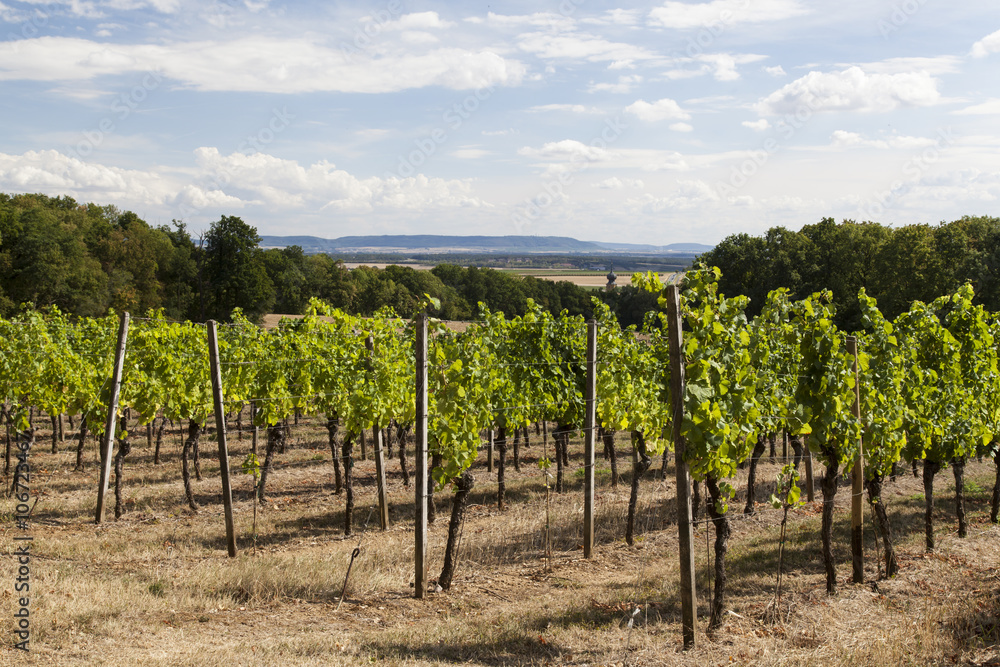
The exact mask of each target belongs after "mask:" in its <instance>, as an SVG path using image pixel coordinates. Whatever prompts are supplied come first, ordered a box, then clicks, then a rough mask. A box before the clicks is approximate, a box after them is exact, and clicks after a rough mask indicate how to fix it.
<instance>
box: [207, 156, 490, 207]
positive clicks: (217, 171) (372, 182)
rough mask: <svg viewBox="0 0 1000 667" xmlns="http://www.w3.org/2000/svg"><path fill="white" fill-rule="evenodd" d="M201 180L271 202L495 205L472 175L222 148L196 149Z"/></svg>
mask: <svg viewBox="0 0 1000 667" xmlns="http://www.w3.org/2000/svg"><path fill="white" fill-rule="evenodd" d="M195 159H196V162H197V164H198V167H199V172H200V173H201V174H202V176H201V180H203V181H206V182H212V183H218V184H225V185H223V187H224V188H225V190H226V191H227V192H232V193H236V194H237V195H244V196H243V197H242V198H243V199H250V200H253V201H255V202H260V203H262V204H264V205H266V206H268V207H270V208H290V209H293V210H294V209H300V210H302V209H308V210H314V209H316V208H319V209H328V208H333V209H337V210H342V211H353V212H367V211H372V210H375V209H378V208H404V209H411V210H413V209H422V208H442V207H443V208H450V207H456V206H461V207H485V206H489V204H487V203H486V202H484V201H483V200H481V199H479V198H477V197H475V196H474V195H473V193H472V187H471V183H470V181H467V180H446V179H441V178H427V177H426V176H424V175H417V176H414V177H410V178H396V177H392V176H390V177H386V178H379V177H371V178H364V179H362V178H358V177H356V176H354V175H352V174H350V173H348V172H346V171H344V170H342V169H337V168H336V165H334V164H333V163H330V162H327V161H326V160H321V161H319V162H316V163H314V164H311V165H309V166H302V165H300V164H299V163H298V162H296V161H294V160H285V159H282V158H278V157H274V156H272V155H267V154H264V153H254V154H252V155H245V154H243V153H231V154H229V155H222V154H220V153H219V151H218V149H216V148H211V147H202V148H199V149H197V150H196V151H195Z"/></svg>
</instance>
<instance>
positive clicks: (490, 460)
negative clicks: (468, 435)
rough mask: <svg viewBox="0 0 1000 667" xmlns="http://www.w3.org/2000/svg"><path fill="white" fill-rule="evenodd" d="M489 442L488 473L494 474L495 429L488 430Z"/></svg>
mask: <svg viewBox="0 0 1000 667" xmlns="http://www.w3.org/2000/svg"><path fill="white" fill-rule="evenodd" d="M486 433H487V436H488V437H489V440H488V441H487V442H486V472H493V427H492V426H491V427H490V428H488V429H486Z"/></svg>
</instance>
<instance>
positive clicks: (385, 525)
mask: <svg viewBox="0 0 1000 667" xmlns="http://www.w3.org/2000/svg"><path fill="white" fill-rule="evenodd" d="M365 347H367V348H368V373H369V374H373V373H374V372H375V369H374V366H373V363H372V355H374V354H375V339H374V338H372V337H371V336H368V338H366V339H365ZM372 445H373V446H374V448H375V481H376V487H377V488H376V489H375V491H376V493H377V494H378V522H379V525H380V526H381V527H382V530H388V529H389V491H388V489H386V485H385V454H384V453H383V451H382V429H381V428H379V425H378V424H372Z"/></svg>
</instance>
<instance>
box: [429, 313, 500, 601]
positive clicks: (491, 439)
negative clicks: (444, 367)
mask: <svg viewBox="0 0 1000 667" xmlns="http://www.w3.org/2000/svg"><path fill="white" fill-rule="evenodd" d="M416 335H417V340H416V341H415V343H416V344H415V353H416V360H417V364H416V369H417V372H416V378H415V380H416V385H417V386H416V402H417V405H416V419H415V422H416V423H415V424H414V431H415V433H414V437H415V440H416V443H415V447H416V450H417V452H416V457H417V460H416V470H415V473H414V474H415V475H416V477H415V479H414V481H415V484H414V485H413V486H414V488H415V496H416V497H415V498H414V501H415V502H414V508H415V515H416V516H415V517H414V531H413V533H414V535H415V538H414V542H415V544H414V550H413V565H414V570H415V572H414V575H413V595H414V597H417V598H421V599H422V598H423V597H424V596H425V595H426V594H427V314H426V313H421V314H420V315H418V316H417V332H416ZM491 440H492V438H491Z"/></svg>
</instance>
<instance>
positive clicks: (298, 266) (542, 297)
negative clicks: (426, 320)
mask: <svg viewBox="0 0 1000 667" xmlns="http://www.w3.org/2000/svg"><path fill="white" fill-rule="evenodd" d="M259 242H260V236H259V235H258V234H257V230H256V229H254V228H253V227H252V226H250V225H248V224H246V223H245V222H243V221H242V220H241V219H240V218H237V217H233V216H223V217H222V218H220V219H219V220H218V221H216V222H214V223H212V225H211V226H210V227H209V229H208V230H206V231H205V232H204V233H202V234H200V235H198V236H194V235H192V234H191V232H189V231H188V229H187V228H186V226H185V225H184V223H183V222H178V221H173V223H172V224H171V225H169V226H167V225H160V226H156V227H154V226H150V225H149V224H147V223H146V222H145V221H143V220H142V219H141V218H139V217H138V216H137V215H136V214H135V213H132V212H130V211H121V210H119V209H118V208H117V207H115V206H98V205H96V204H85V205H84V204H80V203H78V202H76V201H75V200H73V199H72V198H70V197H48V196H45V195H39V194H21V195H6V194H2V193H0V316H4V317H10V316H11V315H12V314H14V313H16V312H17V310H18V309H19V308H20V307H21V304H23V303H31V304H33V305H35V306H36V307H43V306H48V305H56V306H58V307H59V308H60V309H61V310H63V311H65V312H68V313H72V314H76V315H101V314H103V313H105V312H107V311H108V309H111V308H113V309H115V310H116V311H122V310H127V311H129V312H132V313H136V314H141V313H145V312H146V311H147V310H148V309H151V308H162V309H164V311H165V313H166V315H167V316H168V317H170V318H173V319H191V320H195V321H204V320H207V319H217V320H226V319H227V318H228V317H229V315H230V313H231V312H232V310H233V308H235V307H237V306H238V307H240V308H242V309H243V311H244V312H245V313H246V314H247V315H248V316H249V317H251V318H252V319H259V318H260V317H261V316H262V315H264V314H265V313H271V312H275V313H289V314H292V313H300V312H302V310H303V308H304V307H305V304H306V303H307V302H308V300H309V298H310V297H312V296H317V297H320V298H322V299H324V300H326V301H328V302H330V303H331V304H332V305H334V306H337V307H339V308H341V309H343V310H345V311H347V312H349V313H352V314H358V315H370V314H373V313H374V312H375V311H377V310H378V309H379V308H381V307H383V306H391V307H392V308H394V309H395V310H396V312H397V313H399V314H401V315H404V316H410V315H412V314H413V313H414V311H415V310H416V308H417V304H418V303H419V302H420V301H421V300H422V299H423V295H424V294H425V293H426V294H430V295H431V296H433V297H436V298H437V299H440V301H441V308H440V309H439V310H438V311H437V312H435V313H433V314H434V315H435V316H438V317H441V318H444V319H456V320H460V319H469V318H472V317H474V316H475V314H476V307H477V306H476V304H478V303H479V302H480V301H481V302H483V303H485V304H486V305H487V306H488V307H489V308H490V309H491V310H494V311H502V312H504V313H506V314H507V315H508V316H515V315H522V314H524V312H525V308H526V304H527V300H528V299H529V298H531V299H534V300H535V301H536V302H537V303H538V304H540V305H541V306H542V307H543V308H545V309H546V310H548V311H549V312H551V313H552V314H554V315H557V314H558V313H559V312H560V311H562V310H564V309H565V310H567V311H569V313H570V314H573V315H576V314H583V315H587V316H589V315H590V313H591V303H590V299H591V296H594V295H598V296H600V297H601V299H603V300H604V301H605V302H607V303H608V304H609V305H610V306H611V308H612V310H613V311H614V312H615V314H616V315H617V316H618V319H619V321H620V322H622V323H623V324H640V323H641V322H642V319H643V315H644V314H645V313H646V312H647V311H649V310H652V309H654V308H656V301H655V298H654V297H653V296H652V295H650V294H649V293H647V292H643V291H639V290H636V289H635V288H633V287H631V286H628V285H627V281H625V280H621V281H620V282H621V283H625V284H624V285H623V286H622V287H619V288H618V289H617V290H615V291H613V292H604V291H603V290H601V291H597V292H595V291H591V290H586V289H583V288H580V287H577V286H576V285H573V284H572V283H569V282H551V281H547V280H540V279H537V278H533V277H522V276H517V275H513V274H511V273H507V272H503V271H496V270H493V269H489V268H475V267H471V268H465V267H461V266H455V265H450V264H441V265H438V266H437V267H435V268H434V269H433V270H432V271H417V270H414V269H412V268H409V267H404V266H389V267H387V268H385V269H376V268H371V267H360V268H357V269H353V270H348V269H347V268H346V267H345V266H344V264H343V262H341V261H340V260H334V259H332V258H331V257H329V256H328V255H323V254H317V255H306V254H304V253H303V252H302V249H301V248H299V247H297V246H291V247H288V248H282V249H268V250H262V249H261V248H260V247H259V246H258V244H259ZM591 261H592V260H591ZM699 261H702V262H704V263H706V264H708V265H714V266H718V267H719V268H721V269H722V279H721V281H720V288H721V290H722V292H723V293H724V294H726V295H729V296H734V295H737V294H745V295H747V296H749V297H751V304H750V308H749V310H748V313H747V314H748V316H753V315H755V314H756V313H757V311H758V309H759V308H760V307H761V305H762V304H763V303H764V297H765V295H766V294H767V293H768V292H769V291H770V290H772V289H775V288H777V287H787V288H788V289H789V290H790V292H791V296H792V298H794V299H801V298H804V297H806V296H808V295H809V294H812V293H813V292H816V291H818V290H821V289H830V290H832V292H833V295H834V300H835V305H836V308H837V319H838V322H837V324H838V326H840V327H842V328H846V329H848V330H855V329H858V328H860V326H861V316H860V311H859V306H858V301H857V294H858V290H859V288H861V287H864V288H866V290H867V291H868V294H869V295H871V296H874V297H875V298H877V299H878V302H879V306H880V307H881V308H882V310H883V312H884V313H885V314H886V316H887V317H889V318H890V319H891V318H893V317H895V316H896V315H897V314H899V313H901V312H903V311H905V310H906V309H908V308H909V305H910V303H911V302H913V301H914V300H921V301H931V300H933V299H934V298H936V297H937V296H940V295H941V294H946V293H949V292H952V291H954V290H955V288H957V287H958V286H959V285H961V284H963V283H965V282H972V283H973V285H974V286H975V288H976V298H977V299H978V301H979V302H980V303H983V304H984V305H986V306H987V307H988V308H989V309H991V310H995V311H996V310H1000V218H994V217H968V216H967V217H963V218H962V219H960V220H956V221H954V222H942V223H940V224H938V225H927V224H919V225H907V226H903V227H895V228H894V227H889V226H886V225H881V224H878V223H873V222H864V223H856V222H854V221H850V220H845V221H843V222H840V223H837V222H836V221H834V220H833V219H832V218H826V219H824V220H822V221H820V222H818V223H816V224H812V225H806V226H804V227H803V228H802V229H801V230H799V231H797V232H795V231H791V230H788V229H785V228H783V227H774V228H771V229H769V230H768V231H767V232H766V233H765V234H764V235H763V236H750V235H748V234H736V235H733V236H730V237H728V238H726V239H725V240H723V241H722V242H721V243H719V244H718V245H717V246H716V247H715V248H714V249H713V250H711V251H709V252H707V253H705V254H703V255H701V256H700V257H699Z"/></svg>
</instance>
